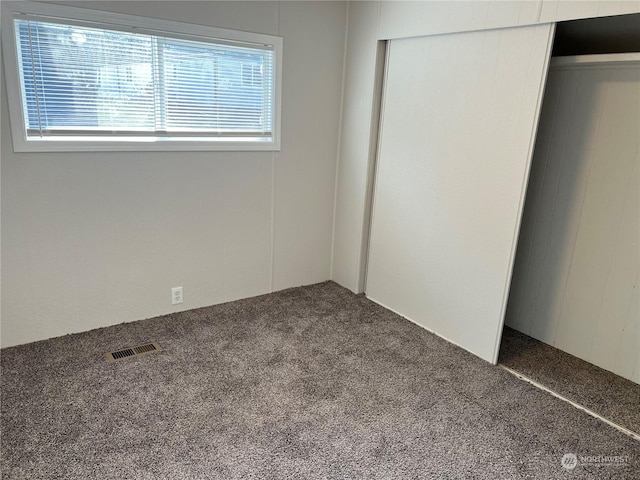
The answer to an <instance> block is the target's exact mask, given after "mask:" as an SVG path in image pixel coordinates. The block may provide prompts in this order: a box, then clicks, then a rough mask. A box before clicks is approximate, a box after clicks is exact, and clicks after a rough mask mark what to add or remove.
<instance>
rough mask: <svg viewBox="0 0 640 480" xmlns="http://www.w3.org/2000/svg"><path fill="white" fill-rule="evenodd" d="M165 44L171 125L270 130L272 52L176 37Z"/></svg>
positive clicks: (167, 92) (168, 121)
mask: <svg viewBox="0 0 640 480" xmlns="http://www.w3.org/2000/svg"><path fill="white" fill-rule="evenodd" d="M163 47H164V48H163V52H164V58H163V62H164V72H165V75H164V81H165V88H166V98H167V107H166V115H167V118H166V125H167V129H168V130H171V131H175V130H181V129H190V128H198V129H200V128H201V129H211V130H215V131H221V132H225V131H227V132H230V131H231V132H232V131H244V132H270V131H271V113H270V110H271V103H272V92H271V79H270V78H268V79H267V78H266V77H267V76H268V75H269V74H270V72H271V71H272V70H271V68H265V65H266V64H269V63H271V62H272V61H273V60H272V59H273V54H272V52H270V51H267V50H257V49H249V48H240V47H230V46H226V45H211V44H209V45H207V44H202V43H196V42H188V41H182V40H173V39H166V40H165V41H164V43H163ZM247 68H249V69H250V71H251V72H252V76H251V79H250V80H251V81H250V82H246V81H245V78H246V70H245V69H247ZM263 72H267V75H265V74H263Z"/></svg>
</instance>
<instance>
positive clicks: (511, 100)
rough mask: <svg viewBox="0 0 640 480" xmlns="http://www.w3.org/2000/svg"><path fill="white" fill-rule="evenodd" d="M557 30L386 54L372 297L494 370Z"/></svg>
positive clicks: (528, 30)
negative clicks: (554, 36)
mask: <svg viewBox="0 0 640 480" xmlns="http://www.w3.org/2000/svg"><path fill="white" fill-rule="evenodd" d="M552 31H553V26H552V25H538V26H532V27H521V28H508V29H500V30H490V31H482V32H469V33H460V34H451V35H438V36H432V37H419V38H411V39H400V40H392V41H391V42H390V46H389V54H388V59H387V61H388V64H387V76H386V79H385V92H384V101H383V113H382V122H381V134H380V145H379V155H378V165H377V175H376V186H375V192H374V209H373V218H372V226H371V227H372V229H371V240H370V251H369V265H368V273H367V287H366V293H367V296H368V297H369V298H371V299H372V300H374V301H376V302H378V303H381V304H382V305H385V306H386V307H388V308H390V309H392V310H395V311H396V312H398V313H400V314H401V315H403V316H405V317H407V318H409V319H410V320H412V321H414V322H416V323H418V324H419V325H421V326H423V327H425V328H427V329H429V330H432V331H434V332H436V333H437V334H439V335H441V336H443V337H444V338H446V339H448V340H449V341H451V342H453V343H456V344H458V345H460V346H462V347H464V348H465V349H467V350H469V351H470V352H472V353H474V354H476V355H478V356H479V357H481V358H484V359H485V360H487V361H490V362H494V363H495V361H496V360H497V355H498V346H499V342H500V336H501V332H502V325H503V318H504V308H505V303H506V298H507V294H508V288H509V280H510V276H511V269H512V264H513V256H514V252H515V245H516V241H517V238H516V237H517V232H518V227H519V223H520V217H521V213H522V205H523V199H524V192H525V188H526V183H527V177H528V172H529V165H530V159H531V153H532V149H533V142H534V135H535V129H536V128H535V127H536V124H537V117H538V113H539V109H540V102H541V97H542V90H543V87H544V79H545V74H546V70H547V65H548V58H549V51H550V47H551V38H552Z"/></svg>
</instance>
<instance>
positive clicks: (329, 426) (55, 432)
mask: <svg viewBox="0 0 640 480" xmlns="http://www.w3.org/2000/svg"><path fill="white" fill-rule="evenodd" d="M147 341H157V342H159V343H160V344H161V345H162V346H163V347H164V349H165V350H164V351H163V352H160V353H157V354H152V355H148V356H143V357H139V358H132V359H128V360H125V361H121V362H119V363H113V364H109V363H107V362H106V361H105V360H104V357H103V353H104V352H106V351H110V350H114V349H118V348H120V347H126V346H133V345H139V344H141V343H145V342H147ZM1 355H2V359H1V365H2V412H1V413H2V439H1V452H0V453H1V454H2V458H1V467H2V474H3V478H6V479H52V478H56V479H58V478H59V479H92V478H99V479H218V478H220V479H229V478H231V479H240V478H243V479H244V478H269V479H287V478H291V479H305V478H310V479H325V478H329V479H354V478H358V479H360V478H380V479H383V478H384V479H391V478H394V479H395V478H439V479H454V478H455V479H466V478H469V479H471V478H473V479H485V478H486V479H491V480H495V479H511V478H516V479H517V478H536V479H554V478H562V479H564V478H568V477H570V478H572V479H573V478H576V479H581V478H594V479H595V478H597V479H605V478H616V479H625V478H627V479H631V478H635V479H637V478H638V470H639V469H640V443H639V442H636V441H635V440H633V439H631V438H630V437H628V436H626V435H624V434H622V433H620V432H618V431H617V430H615V429H613V428H611V427H609V426H607V425H606V424H604V423H602V422H600V421H598V420H596V419H594V418H592V417H590V416H588V415H586V414H584V413H582V412H581V411H579V410H577V409H575V408H573V407H571V406H570V405H568V404H566V403H564V402H562V401H560V400H558V399H556V398H554V397H552V396H550V395H549V394H547V393H545V392H542V391H540V390H538V389H536V388H535V387H533V386H531V385H529V384H527V383H525V382H522V381H520V380H518V379H517V378H515V377H514V376H513V375H511V374H509V373H507V372H505V371H504V370H502V369H500V368H498V367H493V366H491V365H489V364H487V363H485V362H484V361H482V360H479V359H477V358H475V357H474V356H472V355H470V354H468V353H466V352H465V351H463V350H461V349H459V348H457V347H455V346H453V345H450V344H448V343H446V342H445V341H443V340H441V339H439V338H438V337H435V336H434V335H431V334H429V333H428V332H426V331H425V330H422V329H421V328H419V327H417V326H415V325H413V324H411V323H410V322H408V321H406V320H404V319H403V318H401V317H399V316H397V315H395V314H393V313H391V312H389V311H387V310H385V309H383V308H382V307H380V306H378V305H375V304H374V303H372V302H370V301H369V300H367V299H366V298H364V297H362V296H355V295H353V294H351V293H350V292H348V291H347V290H345V289H343V288H341V287H339V286H337V285H336V284H334V283H330V282H327V283H322V284H318V285H313V286H309V287H302V288H296V289H290V290H285V291H283V292H279V293H275V294H271V295H265V296H261V297H257V298H254V299H249V300H242V301H238V302H233V303H228V304H224V305H219V306H214V307H209V308H202V309H198V310H194V311H190V312H185V313H178V314H173V315H167V316H163V317H159V318H154V319H149V320H143V321H139V322H135V323H130V324H122V325H117V326H114V327H109V328H104V329H99V330H94V331H91V332H87V333H82V334H77V335H69V336H65V337H60V338H56V339H52V340H48V341H43V342H37V343H32V344H28V345H24V346H19V347H13V348H7V349H4V350H2V352H1ZM566 453H574V454H576V455H577V457H578V466H577V467H576V468H575V469H574V470H572V471H568V470H566V469H565V468H563V467H562V466H561V463H560V462H561V457H562V456H563V455H564V454H566ZM601 456H619V457H621V459H619V460H620V461H618V462H617V463H616V464H615V465H614V464H613V463H612V462H611V461H609V462H608V463H607V462H604V463H603V458H602V457H601ZM609 460H610V459H609Z"/></svg>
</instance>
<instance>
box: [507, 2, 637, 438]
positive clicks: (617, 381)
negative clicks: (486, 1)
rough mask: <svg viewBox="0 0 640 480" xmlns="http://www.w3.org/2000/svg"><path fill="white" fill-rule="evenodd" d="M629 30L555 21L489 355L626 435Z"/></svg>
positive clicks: (631, 280) (631, 401) (630, 402)
mask: <svg viewBox="0 0 640 480" xmlns="http://www.w3.org/2000/svg"><path fill="white" fill-rule="evenodd" d="M639 27H640V14H632V15H621V16H614V17H604V18H593V19H586V20H574V21H567V22H559V23H558V24H557V26H556V31H555V38H554V45H553V53H552V58H551V63H550V68H549V73H548V77H547V83H546V88H545V93H544V100H543V105H542V111H541V115H540V121H539V125H538V133H537V136H536V143H535V149H534V154H533V160H532V165H531V172H530V176H529V182H528V187H527V194H526V201H525V207H524V212H523V217H522V223H521V227H520V235H519V241H518V247H517V251H516V258H515V263H514V267H513V276H512V280H511V288H510V293H509V300H508V304H507V310H506V316H505V328H504V331H503V335H502V342H501V348H500V357H499V363H500V364H501V365H503V366H504V367H507V368H508V369H510V370H513V371H515V372H517V373H519V374H521V375H523V376H524V377H526V378H528V379H530V380H532V381H534V382H536V383H538V384H541V385H543V386H544V387H546V388H548V389H550V390H552V391H554V392H556V393H558V394H559V395H561V396H563V397H565V398H567V399H568V400H570V401H572V402H574V403H577V404H579V405H581V406H582V407H584V408H586V409H589V410H591V411H592V412H594V413H595V414H597V415H599V416H601V417H603V418H605V419H607V420H609V421H610V422H612V423H614V424H616V425H619V426H620V427H623V428H624V429H627V430H628V431H630V432H634V433H635V434H637V435H638V437H637V438H640V413H639V412H638V405H639V404H640V311H639V305H640V299H639V296H638V294H639V290H640V286H639V276H640V274H639V272H640V259H639V257H640V243H639V235H640V225H639V219H640V202H639V201H638V192H639V191H640V190H639V185H638V179H639V176H640V173H639V166H640V142H639V141H638V135H639V132H640V28H639Z"/></svg>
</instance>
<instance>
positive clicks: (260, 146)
mask: <svg viewBox="0 0 640 480" xmlns="http://www.w3.org/2000/svg"><path fill="white" fill-rule="evenodd" d="M4 8H6V9H7V10H8V11H7V10H3V12H2V17H3V22H10V23H4V24H3V27H2V34H3V45H4V48H5V62H6V63H5V64H6V72H7V89H8V92H9V103H10V105H9V108H10V114H11V127H12V134H13V140H14V149H16V151H74V150H77V151H90V150H163V149H167V150H192V149H193V150H219V149H243V150H275V149H278V148H279V110H280V108H279V102H280V98H279V97H280V76H281V75H280V68H281V65H280V64H281V52H282V39H281V38H280V37H273V36H267V35H260V34H250V33H246V32H237V31H231V30H221V29H217V28H211V27H203V26H198V25H186V24H182V23H177V22H169V21H161V20H153V19H146V18H140V17H131V16H128V15H117V14H111V13H106V12H95V11H91V10H86V9H80V8H70V7H61V6H58V5H42V4H35V3H28V2H7V3H5V4H3V9H4Z"/></svg>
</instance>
